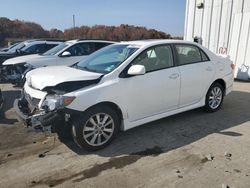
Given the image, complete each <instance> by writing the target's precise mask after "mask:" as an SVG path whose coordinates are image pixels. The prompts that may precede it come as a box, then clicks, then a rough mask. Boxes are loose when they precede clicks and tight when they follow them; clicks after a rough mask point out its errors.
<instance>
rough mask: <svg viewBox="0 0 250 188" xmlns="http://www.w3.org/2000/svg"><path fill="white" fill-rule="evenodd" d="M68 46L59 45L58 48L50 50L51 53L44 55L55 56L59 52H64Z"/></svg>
mask: <svg viewBox="0 0 250 188" xmlns="http://www.w3.org/2000/svg"><path fill="white" fill-rule="evenodd" d="M68 46H69V44H67V43H62V44H59V45H58V46H56V47H54V48H52V49H50V50H49V51H47V52H45V53H43V54H42V55H46V56H51V55H55V54H57V53H58V52H60V51H61V50H63V49H64V48H66V47H68Z"/></svg>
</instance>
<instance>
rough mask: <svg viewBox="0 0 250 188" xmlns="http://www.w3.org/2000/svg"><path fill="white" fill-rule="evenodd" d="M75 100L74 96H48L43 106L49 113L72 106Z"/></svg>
mask: <svg viewBox="0 0 250 188" xmlns="http://www.w3.org/2000/svg"><path fill="white" fill-rule="evenodd" d="M74 99H75V97H74V96H62V95H48V96H47V97H46V99H45V100H44V102H43V105H42V106H43V107H44V108H45V109H47V110H49V111H53V110H58V109H62V108H64V107H65V106H68V105H70V104H71V103H72V102H73V100H74Z"/></svg>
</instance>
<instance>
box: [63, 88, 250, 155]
mask: <svg viewBox="0 0 250 188" xmlns="http://www.w3.org/2000/svg"><path fill="white" fill-rule="evenodd" d="M249 104H250V94H249V93H247V92H240V91H234V92H232V93H231V94H230V95H229V96H227V97H226V98H225V101H224V105H223V106H222V109H221V110H219V111H217V112H216V113H207V112H205V111H204V110H203V109H195V110H192V111H188V112H184V113H181V114H177V115H174V116H171V117H167V118H164V119H161V120H158V121H154V122H151V123H148V124H145V125H142V126H139V127H137V128H134V129H131V130H129V131H126V132H120V134H119V135H118V137H117V138H116V139H115V140H114V141H113V142H112V143H111V145H109V146H108V147H106V148H105V149H103V150H100V151H97V152H91V153H90V152H87V151H84V150H81V149H79V148H78V147H77V146H76V145H75V144H74V142H73V141H72V140H69V139H62V140H61V141H62V142H63V143H64V144H65V145H66V146H67V147H68V148H70V149H71V150H72V151H74V152H75V153H77V154H79V155H88V154H93V153H94V154H97V155H100V156H106V157H115V156H120V155H123V154H131V153H135V152H138V151H143V150H147V149H148V148H155V147H157V148H161V150H162V151H163V152H168V151H170V150H173V149H176V148H179V147H182V146H185V145H188V144H190V143H193V142H195V141H197V140H199V139H202V138H204V137H206V136H208V135H210V134H213V133H216V134H221V135H224V136H233V137H235V136H241V135H242V134H240V133H237V132H230V131H225V130H226V129H229V128H231V127H234V126H238V125H240V124H242V123H244V122H247V121H250V114H249Z"/></svg>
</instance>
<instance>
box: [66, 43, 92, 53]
mask: <svg viewBox="0 0 250 188" xmlns="http://www.w3.org/2000/svg"><path fill="white" fill-rule="evenodd" d="M66 51H68V52H70V54H71V56H83V55H89V54H91V53H93V52H94V51H95V46H94V44H93V43H87V42H85V43H79V44H75V45H74V46H72V47H70V48H68V49H67V50H66Z"/></svg>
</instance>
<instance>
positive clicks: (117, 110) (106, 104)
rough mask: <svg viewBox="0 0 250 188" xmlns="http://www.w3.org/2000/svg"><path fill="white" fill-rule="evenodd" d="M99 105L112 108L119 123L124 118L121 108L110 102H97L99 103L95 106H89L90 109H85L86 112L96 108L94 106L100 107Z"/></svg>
mask: <svg viewBox="0 0 250 188" xmlns="http://www.w3.org/2000/svg"><path fill="white" fill-rule="evenodd" d="M100 105H105V106H108V107H110V108H112V109H113V110H114V111H115V112H116V113H117V115H118V117H119V119H120V121H122V120H123V117H124V116H123V113H122V110H121V108H120V107H119V106H118V105H117V104H115V103H113V102H110V101H103V102H99V103H97V104H94V105H92V106H90V107H89V108H87V109H86V110H89V109H90V108H93V107H96V106H100ZM86 110H85V111H86Z"/></svg>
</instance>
